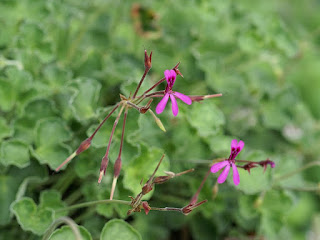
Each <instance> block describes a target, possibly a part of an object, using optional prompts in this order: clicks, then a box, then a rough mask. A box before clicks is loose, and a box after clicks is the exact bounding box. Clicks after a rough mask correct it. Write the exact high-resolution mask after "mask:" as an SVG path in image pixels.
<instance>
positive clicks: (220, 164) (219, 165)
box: [210, 161, 229, 173]
mask: <svg viewBox="0 0 320 240" xmlns="http://www.w3.org/2000/svg"><path fill="white" fill-rule="evenodd" d="M228 164H229V161H222V162H218V163H215V164H213V165H212V167H211V169H210V170H211V172H212V173H216V172H218V171H219V170H220V169H221V168H223V167H225V166H226V165H228Z"/></svg>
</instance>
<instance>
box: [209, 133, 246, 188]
mask: <svg viewBox="0 0 320 240" xmlns="http://www.w3.org/2000/svg"><path fill="white" fill-rule="evenodd" d="M243 147H244V142H243V141H241V140H240V141H239V142H238V141H237V139H233V140H232V141H231V153H230V156H229V158H228V159H227V160H225V161H222V162H218V163H216V164H214V165H212V167H211V172H212V173H216V172H218V171H219V170H220V169H222V168H224V170H223V171H222V173H221V174H220V176H219V177H218V183H224V182H225V181H226V179H227V177H228V174H229V170H230V167H232V171H233V182H234V184H235V185H238V184H239V183H240V177H239V173H238V169H237V166H236V164H235V161H236V159H235V158H236V156H237V155H238V154H239V153H240V152H241V150H242V148H243Z"/></svg>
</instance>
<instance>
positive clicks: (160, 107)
mask: <svg viewBox="0 0 320 240" xmlns="http://www.w3.org/2000/svg"><path fill="white" fill-rule="evenodd" d="M168 99H169V93H167V94H166V95H164V97H163V98H162V99H161V101H160V102H159V103H158V105H157V107H156V113H157V114H160V113H162V112H163V110H164V109H165V107H166V105H167V102H168Z"/></svg>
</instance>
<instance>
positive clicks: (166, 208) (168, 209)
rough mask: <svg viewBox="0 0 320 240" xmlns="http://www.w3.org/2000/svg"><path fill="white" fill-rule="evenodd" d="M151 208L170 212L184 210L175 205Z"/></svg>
mask: <svg viewBox="0 0 320 240" xmlns="http://www.w3.org/2000/svg"><path fill="white" fill-rule="evenodd" d="M150 210H154V211H163V212H169V211H174V212H181V211H182V209H181V208H174V207H165V208H157V207H151V209H150Z"/></svg>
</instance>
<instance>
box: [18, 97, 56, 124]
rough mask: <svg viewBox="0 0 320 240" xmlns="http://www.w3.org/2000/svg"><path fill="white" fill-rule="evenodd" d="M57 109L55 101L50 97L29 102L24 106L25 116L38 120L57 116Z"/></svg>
mask: <svg viewBox="0 0 320 240" xmlns="http://www.w3.org/2000/svg"><path fill="white" fill-rule="evenodd" d="M55 113H56V109H55V108H54V105H53V102H52V101H50V100H48V99H36V100H33V101H31V102H29V103H28V104H27V105H26V107H25V108H24V114H23V115H24V117H26V118H27V119H29V120H33V121H35V122H36V121H37V120H39V119H42V118H48V117H53V116H55Z"/></svg>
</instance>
